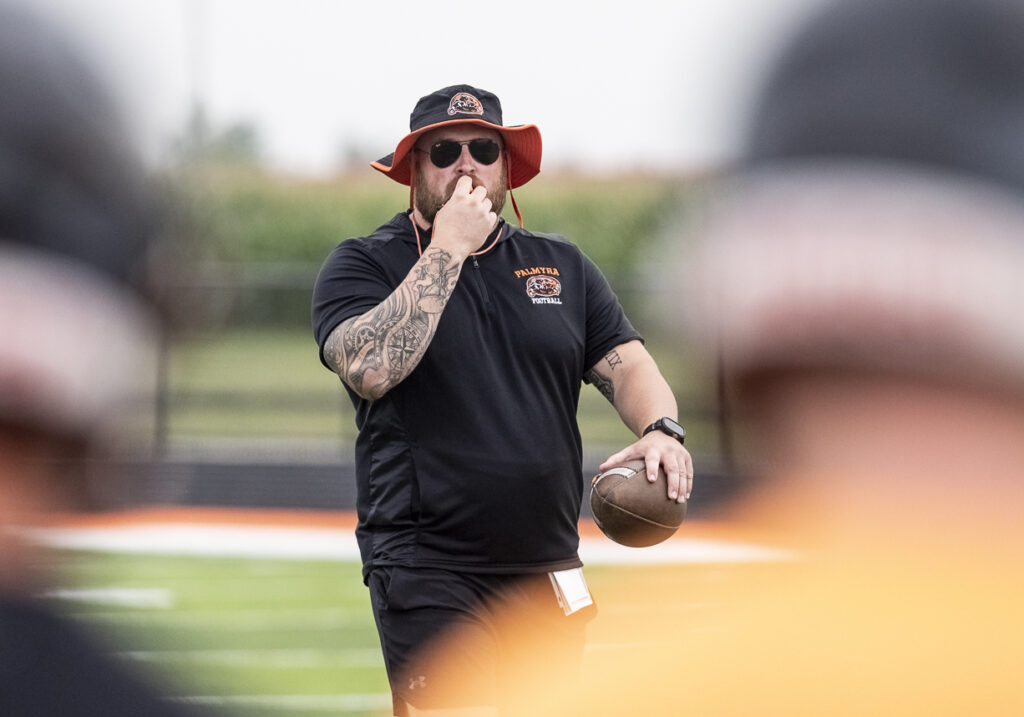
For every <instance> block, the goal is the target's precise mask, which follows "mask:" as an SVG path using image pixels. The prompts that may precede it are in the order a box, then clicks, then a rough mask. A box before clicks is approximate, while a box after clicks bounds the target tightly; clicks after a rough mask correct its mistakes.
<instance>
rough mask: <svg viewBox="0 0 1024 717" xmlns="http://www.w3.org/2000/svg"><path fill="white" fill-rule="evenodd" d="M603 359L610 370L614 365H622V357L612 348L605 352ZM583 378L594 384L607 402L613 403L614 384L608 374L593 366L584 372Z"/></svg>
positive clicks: (613, 368)
mask: <svg viewBox="0 0 1024 717" xmlns="http://www.w3.org/2000/svg"><path fill="white" fill-rule="evenodd" d="M604 360H605V361H607V362H608V368H610V369H611V370H612V371H614V370H615V367H616V366H621V365H622V358H621V357H620V356H619V352H618V351H616V350H615V349H612V350H611V351H609V352H608V353H607V354H605V357H604ZM584 378H586V379H587V380H588V381H590V383H592V384H593V385H594V388H596V389H597V390H598V391H600V392H601V395H602V396H604V397H605V398H606V399H608V402H609V403H615V386H614V385H613V384H612V379H611V377H610V376H605V375H604V374H602V373H600V372H599V371H598V370H597V367H596V366H595V367H594V368H592V369H590V370H589V371H587V372H586V373H585V374H584Z"/></svg>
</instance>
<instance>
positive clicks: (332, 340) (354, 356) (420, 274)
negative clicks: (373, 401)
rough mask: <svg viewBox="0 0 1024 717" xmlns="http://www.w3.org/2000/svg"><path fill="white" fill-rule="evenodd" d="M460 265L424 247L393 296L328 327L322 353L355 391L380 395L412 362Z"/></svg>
mask: <svg viewBox="0 0 1024 717" xmlns="http://www.w3.org/2000/svg"><path fill="white" fill-rule="evenodd" d="M459 268H460V266H459V264H458V263H457V262H455V261H453V260H452V255H451V254H450V253H448V252H446V251H444V250H443V249H439V248H436V247H428V249H427V250H426V251H425V252H424V253H423V256H422V257H421V259H420V261H419V262H417V264H416V265H415V266H414V267H413V270H412V271H411V272H410V274H409V276H408V277H407V278H406V279H405V280H404V281H403V282H402V283H401V284H399V286H398V288H397V289H395V291H394V292H393V293H392V294H391V296H389V297H388V298H387V299H385V300H384V301H382V302H381V303H380V304H379V305H378V306H377V307H376V308H374V309H372V310H370V311H369V312H367V313H366V314H363V315H362V316H357V317H354V318H351V319H349V320H347V321H345V322H344V323H342V324H341V325H340V326H339V327H338V328H337V329H335V330H334V332H332V333H331V335H330V336H329V337H328V339H327V342H326V344H325V345H324V355H325V356H326V358H327V360H328V362H329V363H331V365H332V367H333V368H334V370H335V371H336V372H337V373H338V375H339V376H341V377H342V379H344V380H345V382H346V383H347V384H348V385H349V386H351V387H352V389H353V390H354V391H355V392H356V393H358V394H360V395H366V393H369V394H370V395H372V396H374V397H379V396H382V395H384V394H385V393H386V392H387V391H388V390H390V389H391V388H392V387H393V386H395V385H396V384H398V383H399V382H401V381H402V380H403V379H405V377H406V376H408V375H409V373H410V372H411V371H412V370H413V369H414V368H415V367H416V365H417V364H418V363H419V362H420V359H422V358H423V354H424V353H425V352H426V350H427V346H429V345H430V340H431V339H432V338H433V336H434V331H435V330H436V329H437V323H438V321H439V320H440V315H441V312H442V311H443V310H444V307H445V306H446V305H447V304H448V299H449V298H451V295H452V292H453V291H454V290H455V284H456V282H457V280H458V276H459ZM364 392H366V393H364Z"/></svg>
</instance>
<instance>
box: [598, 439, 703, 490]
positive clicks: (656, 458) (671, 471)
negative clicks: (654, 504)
mask: <svg viewBox="0 0 1024 717" xmlns="http://www.w3.org/2000/svg"><path fill="white" fill-rule="evenodd" d="M637 459H640V460H643V461H644V463H646V464H647V480H649V481H650V482H652V483H653V482H654V481H655V480H657V478H658V466H659V465H660V466H662V467H663V468H664V469H665V475H666V476H667V477H668V497H669V499H670V500H675V501H677V502H679V503H683V502H685V501H686V500H688V499H689V497H690V491H691V490H693V459H692V458H691V457H690V452H689V451H687V450H686V448H684V447H683V444H682V443H680V442H679V441H677V440H676V439H675V438H672V437H671V436H668V435H666V434H664V433H662V432H661V431H651V432H650V433H648V434H647V435H646V436H644V437H643V438H641V439H640V440H638V441H637V442H636V443H633V444H632V445H629V446H626V447H625V448H623V449H622V450H621V451H619V452H618V453H613V454H612V455H610V456H608V458H607V459H606V460H605V462H604V463H602V464H601V465H600V466H598V470H601V471H606V470H608V469H609V468H614V467H615V466H618V465H622V464H623V463H625V462H627V461H633V460H637Z"/></svg>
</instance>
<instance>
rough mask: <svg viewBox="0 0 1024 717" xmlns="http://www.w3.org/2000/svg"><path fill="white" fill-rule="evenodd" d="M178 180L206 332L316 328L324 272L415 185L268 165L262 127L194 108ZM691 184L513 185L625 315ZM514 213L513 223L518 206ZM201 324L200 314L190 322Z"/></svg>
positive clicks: (562, 178)
mask: <svg viewBox="0 0 1024 717" xmlns="http://www.w3.org/2000/svg"><path fill="white" fill-rule="evenodd" d="M174 152H175V161H174V163H173V168H172V170H171V172H170V175H171V176H170V182H171V184H172V186H173V188H174V190H173V191H174V194H175V196H176V197H177V199H178V203H179V206H180V208H181V209H182V211H181V212H180V213H179V214H180V216H182V217H184V221H185V222H186V223H187V225H188V226H187V229H186V231H187V232H188V233H189V234H190V235H191V236H192V237H193V238H194V239H195V241H194V242H193V244H194V247H193V252H194V254H195V256H194V257H193V259H192V261H190V266H191V267H192V268H191V270H190V271H189V272H188V273H187V274H186V275H184V276H181V277H176V278H175V279H174V283H176V284H177V285H178V286H177V290H179V291H182V292H188V293H187V296H188V298H189V301H190V304H191V306H192V307H193V309H191V310H194V312H195V313H196V314H197V315H198V316H200V317H202V319H203V321H202V322H201V323H205V324H207V325H209V324H214V325H217V326H247V327H259V326H274V327H306V326H308V324H309V297H310V291H311V288H312V284H313V281H314V280H315V277H316V272H317V270H318V269H319V266H320V263H321V262H322V261H323V260H324V258H325V257H326V256H327V254H328V253H329V252H330V251H331V250H332V249H333V248H334V247H335V246H336V245H337V244H338V243H339V242H341V241H343V240H344V239H346V238H348V237H354V236H365V235H367V234H369V233H370V232H372V231H373V230H374V229H375V228H377V227H378V226H380V225H381V224H383V223H384V222H386V221H387V220H389V219H390V218H391V217H392V216H393V215H394V214H395V213H397V212H400V211H403V210H404V209H406V208H407V207H408V203H409V191H408V188H406V187H404V186H402V185H399V184H396V183H395V182H392V181H390V180H389V179H387V178H386V177H383V176H381V175H379V174H378V173H377V172H375V171H374V170H373V169H371V168H370V167H369V166H368V165H366V164H362V163H360V165H357V166H349V167H345V168H344V169H342V170H339V172H338V173H337V174H336V175H334V176H332V177H330V178H312V177H297V176H292V175H286V174H282V173H277V172H273V171H271V170H268V169H267V168H266V167H265V166H264V164H263V163H262V162H261V161H260V147H259V136H258V132H257V131H256V130H255V128H254V127H252V126H251V125H247V124H245V123H240V124H236V125H232V126H229V127H227V128H225V129H222V130H220V131H213V130H211V128H210V127H209V125H208V123H207V122H206V121H205V120H204V117H203V115H202V114H201V113H200V112H196V113H194V115H193V117H192V119H191V120H190V122H189V124H188V126H187V128H186V130H185V132H184V133H183V135H182V137H181V138H180V139H179V140H178V142H177V143H176V146H175V148H174ZM686 184H687V183H686V181H685V180H684V179H682V178H675V177H664V176H653V175H639V174H637V175H628V176H623V175H617V176H591V175H586V174H582V173H570V172H552V173H548V172H542V173H541V174H540V175H539V176H538V177H536V178H535V179H534V180H532V181H531V182H530V183H529V184H528V185H526V186H524V187H521V188H519V189H517V190H515V195H516V200H517V202H518V204H519V207H520V210H521V212H522V214H523V218H524V223H525V226H526V227H527V228H528V229H530V230H533V231H540V232H553V233H557V234H561V235H564V236H565V237H567V238H568V239H569V240H571V241H572V242H574V243H576V244H577V245H578V246H579V247H580V248H581V249H582V250H583V251H584V252H585V253H586V254H587V255H588V256H589V257H590V258H591V259H593V260H594V261H595V262H596V263H597V265H598V266H599V267H600V268H601V270H602V271H603V272H604V273H605V275H606V276H608V278H609V280H610V281H611V282H612V284H613V286H615V287H616V288H617V289H619V290H620V296H621V298H622V300H623V303H624V304H625V305H626V308H627V310H629V309H630V306H629V304H630V303H631V299H630V296H629V291H628V290H626V291H623V289H628V286H629V285H631V284H635V283H637V281H638V272H639V271H640V270H641V268H642V267H643V266H644V264H645V263H647V262H649V261H650V260H651V252H652V251H653V245H654V242H655V241H656V239H657V236H658V233H659V232H660V231H661V230H662V229H663V224H664V222H665V218H666V216H668V215H669V214H670V213H671V212H673V211H674V210H676V208H677V207H678V206H679V202H680V198H681V196H683V195H684V194H685V191H686ZM505 218H506V219H507V220H508V221H510V222H512V223H515V222H516V221H517V220H516V217H515V214H514V212H513V211H512V207H511V202H509V203H507V204H506V208H505ZM192 318H193V321H192V323H195V320H194V319H195V316H193V317H192Z"/></svg>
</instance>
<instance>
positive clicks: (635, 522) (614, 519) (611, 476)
mask: <svg viewBox="0 0 1024 717" xmlns="http://www.w3.org/2000/svg"><path fill="white" fill-rule="evenodd" d="M645 473H646V470H645V467H644V462H643V461H642V460H635V461H629V462H627V463H624V464H622V465H621V466H615V467H614V468H609V469H608V470H606V471H604V472H603V473H599V474H598V475H596V476H594V480H593V486H592V489H591V493H590V507H591V508H592V509H593V512H594V522H595V523H597V526H598V527H599V528H600V529H601V531H602V532H603V533H604V534H605V535H607V536H608V537H609V538H611V539H612V540H614V541H615V542H616V543H619V544H621V545H628V546H630V547H632V548H643V547H647V546H648V545H654V544H656V543H660V542H662V541H663V540H666V539H667V538H670V537H671V536H672V535H673V534H674V533H675V532H676V530H677V529H678V528H679V525H680V524H681V523H682V522H683V518H684V517H686V503H685V502H683V503H677V502H676V501H674V500H671V499H669V497H668V478H667V477H666V476H665V471H664V470H663V469H662V468H661V467H659V468H658V479H657V480H656V481H655V482H654V483H651V482H649V481H648V480H647V476H646V474H645Z"/></svg>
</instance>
